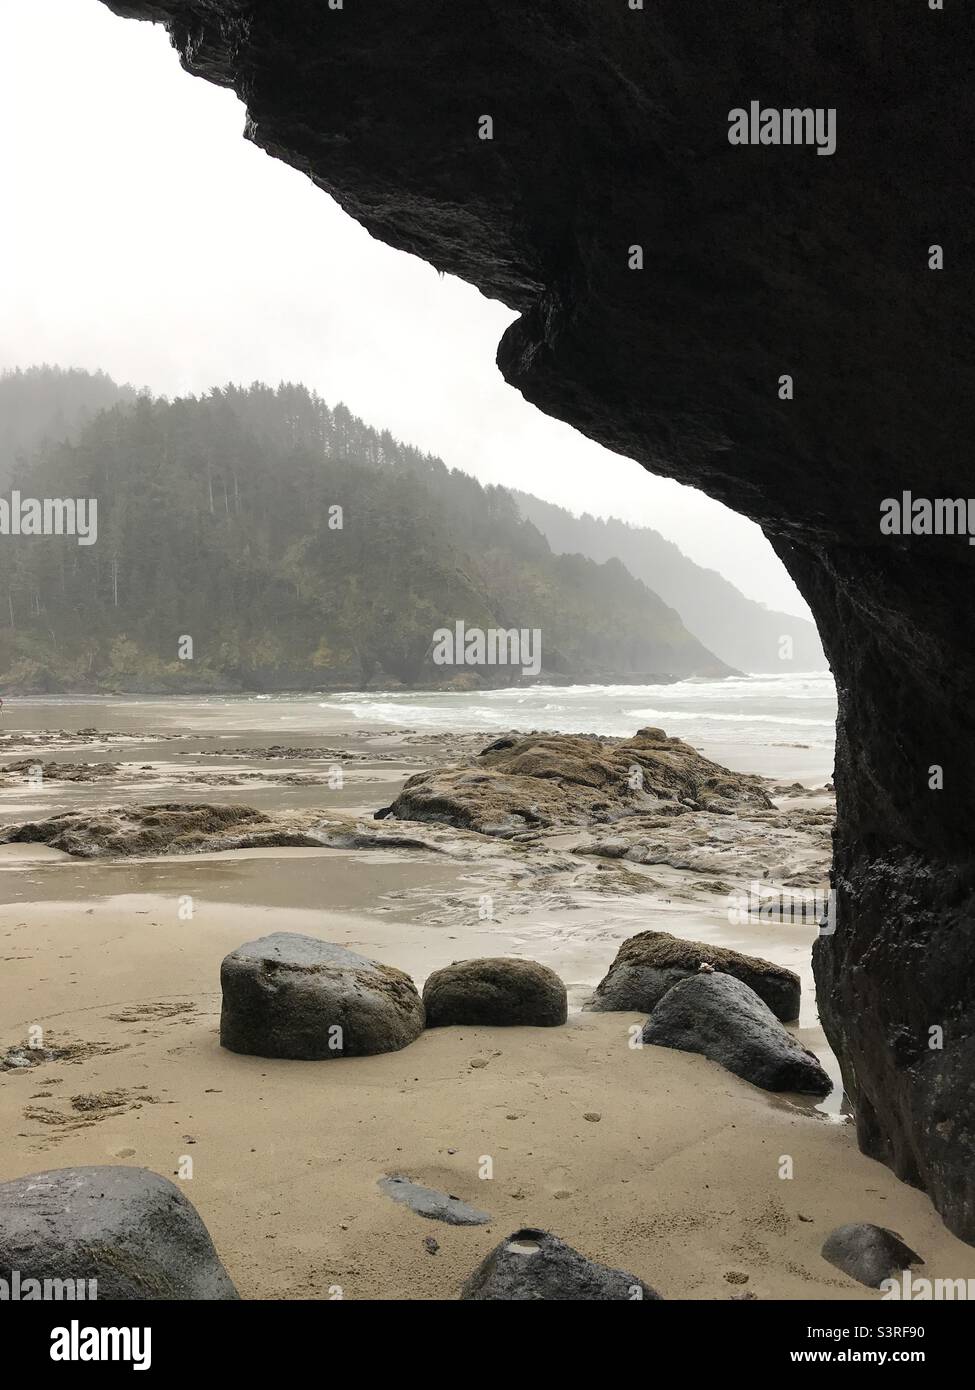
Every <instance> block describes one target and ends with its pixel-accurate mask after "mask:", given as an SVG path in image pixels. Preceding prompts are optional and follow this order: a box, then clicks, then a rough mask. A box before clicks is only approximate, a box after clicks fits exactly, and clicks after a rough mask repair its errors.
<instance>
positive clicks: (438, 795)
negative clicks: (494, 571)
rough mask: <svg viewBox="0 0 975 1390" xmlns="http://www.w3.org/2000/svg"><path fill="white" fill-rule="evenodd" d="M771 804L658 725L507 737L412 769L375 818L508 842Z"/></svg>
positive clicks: (751, 780)
mask: <svg viewBox="0 0 975 1390" xmlns="http://www.w3.org/2000/svg"><path fill="white" fill-rule="evenodd" d="M771 806H772V803H771V801H770V800H769V797H768V794H767V792H766V791H765V788H764V785H763V783H762V779H761V778H760V777H756V776H754V775H751V774H749V773H737V772H730V771H729V770H728V769H727V768H726V767H721V766H720V765H719V764H718V763H713V762H711V761H710V760H709V759H708V758H703V757H702V756H701V755H700V753H698V752H696V751H695V749H693V748H691V747H690V746H689V745H688V744H686V743H683V742H682V741H681V740H680V739H679V738H668V737H667V735H666V734H665V733H664V732H663V730H662V729H640V730H639V731H638V732H637V733H636V734H635V735H634V737H633V738H632V739H622V738H600V737H597V736H596V735H595V734H528V735H519V734H508V735H506V736H505V737H504V738H499V739H495V741H494V742H493V743H490V744H488V746H487V747H486V748H484V749H482V750H481V752H480V753H479V754H477V755H476V756H474V757H471V758H469V759H467V760H466V761H464V762H462V763H456V764H448V765H447V766H445V767H439V768H435V769H434V770H433V771H430V772H418V773H417V774H416V775H415V776H413V777H410V778H409V779H408V780H407V782H406V783H405V785H404V787H403V790H402V791H401V792H400V794H399V796H398V797H397V798H396V800H395V801H394V802H393V804H392V806H390V807H387V808H385V810H384V811H381V812H379V813H378V814H379V815H380V816H383V815H389V816H390V817H392V818H394V819H396V820H415V821H443V822H446V823H447V824H448V825H455V826H457V827H458V828H460V829H462V830H476V831H478V832H479V833H480V834H482V835H496V836H500V837H501V838H511V837H512V836H515V835H518V834H525V833H529V832H531V831H532V830H535V829H539V828H551V827H555V826H568V825H585V826H590V825H593V824H605V825H608V824H612V823H614V822H615V821H618V820H621V819H623V818H624V817H631V816H636V815H639V814H640V813H641V812H643V813H646V812H650V811H657V810H658V809H660V810H662V813H663V814H665V815H666V814H670V815H679V814H681V813H682V812H683V811H685V810H694V811H697V810H708V811H716V812H718V813H719V814H731V813H732V812H733V811H734V810H735V809H738V808H739V807H741V808H745V807H752V808H755V809H756V810H770V809H771Z"/></svg>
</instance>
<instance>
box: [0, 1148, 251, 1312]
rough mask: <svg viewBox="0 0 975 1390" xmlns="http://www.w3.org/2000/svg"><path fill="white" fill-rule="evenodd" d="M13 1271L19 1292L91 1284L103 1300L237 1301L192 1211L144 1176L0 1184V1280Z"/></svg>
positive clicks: (101, 1172)
mask: <svg viewBox="0 0 975 1390" xmlns="http://www.w3.org/2000/svg"><path fill="white" fill-rule="evenodd" d="M14 1270H18V1271H19V1274H20V1282H21V1288H23V1285H24V1280H26V1279H38V1280H41V1281H43V1280H45V1279H47V1280H51V1279H71V1280H85V1281H87V1280H90V1279H95V1280H97V1297H98V1299H99V1300H104V1299H111V1298H118V1299H143V1300H146V1299H148V1300H169V1299H234V1298H237V1297H238V1294H237V1290H236V1289H235V1288H234V1286H233V1284H232V1282H231V1280H230V1277H229V1275H228V1274H227V1271H226V1270H225V1269H224V1267H223V1265H222V1264H221V1263H220V1259H219V1257H218V1255H217V1252H216V1250H215V1249H214V1248H213V1241H212V1240H211V1239H210V1235H209V1232H208V1231H207V1228H206V1227H205V1226H204V1224H203V1222H202V1221H201V1220H200V1217H199V1215H198V1213H197V1211H196V1208H195V1207H194V1206H193V1205H192V1203H190V1202H189V1201H187V1199H186V1198H185V1197H184V1196H183V1194H182V1192H181V1191H180V1190H179V1188H178V1187H176V1185H175V1184H174V1183H171V1182H170V1181H169V1179H168V1178H164V1177H161V1176H160V1175H159V1174H158V1173H152V1172H150V1171H149V1169H147V1168H129V1167H122V1166H114V1165H104V1166H97V1167H90V1168H56V1169H54V1170H52V1171H50V1172H44V1173H31V1174H30V1175H29V1176H28V1177H25V1178H16V1179H15V1180H14V1181H13V1182H5V1183H0V1278H3V1279H6V1280H7V1281H8V1282H9V1280H10V1278H11V1274H12V1272H13V1271H14ZM42 1287H43V1283H42ZM50 1296H51V1297H53V1296H55V1295H53V1294H52V1295H50Z"/></svg>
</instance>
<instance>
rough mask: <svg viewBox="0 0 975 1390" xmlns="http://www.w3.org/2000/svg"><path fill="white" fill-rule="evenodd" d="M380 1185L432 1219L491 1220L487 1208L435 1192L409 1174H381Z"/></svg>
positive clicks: (473, 1223) (461, 1223)
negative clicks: (410, 1177) (387, 1176)
mask: <svg viewBox="0 0 975 1390" xmlns="http://www.w3.org/2000/svg"><path fill="white" fill-rule="evenodd" d="M379 1186H380V1188H381V1189H382V1191H383V1192H385V1194H386V1196H387V1197H392V1199H393V1201H394V1202H402V1204H403V1205H404V1206H407V1207H409V1209H410V1211H415V1212H416V1214H417V1216H426V1217H428V1218H429V1220H431V1221H445V1222H446V1223H447V1225H448V1226H486V1225H487V1223H488V1222H489V1221H490V1220H491V1217H490V1215H489V1214H488V1213H487V1212H486V1211H478V1209H477V1207H472V1206H469V1205H468V1204H467V1202H462V1201H461V1200H460V1198H459V1197H451V1196H448V1194H447V1193H446V1192H437V1191H436V1190H435V1189H434V1188H432V1187H421V1186H420V1184H419V1183H415V1182H411V1181H410V1179H409V1178H403V1177H399V1176H393V1177H389V1178H380V1179H379Z"/></svg>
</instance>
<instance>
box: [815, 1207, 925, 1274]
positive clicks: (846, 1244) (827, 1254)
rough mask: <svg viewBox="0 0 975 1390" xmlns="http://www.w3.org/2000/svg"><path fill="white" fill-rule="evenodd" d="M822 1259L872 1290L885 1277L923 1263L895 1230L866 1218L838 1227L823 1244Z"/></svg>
mask: <svg viewBox="0 0 975 1390" xmlns="http://www.w3.org/2000/svg"><path fill="white" fill-rule="evenodd" d="M823 1259H824V1260H828V1261H829V1263H830V1264H831V1265H835V1266H836V1268H837V1269H841V1270H842V1271H843V1273H844V1274H848V1275H849V1276H850V1278H851V1279H857V1280H859V1282H860V1283H861V1284H866V1285H868V1287H869V1288H871V1289H879V1288H880V1286H881V1284H882V1283H883V1281H884V1280H885V1279H893V1278H895V1277H896V1276H897V1275H898V1274H900V1272H901V1271H902V1270H904V1269H909V1268H910V1267H911V1265H923V1264H924V1261H923V1260H922V1259H921V1256H920V1255H917V1254H915V1252H914V1251H913V1250H912V1249H911V1248H910V1246H907V1245H905V1244H904V1242H903V1241H902V1240H901V1238H900V1236H899V1235H898V1234H897V1232H896V1231H888V1230H887V1228H886V1226H873V1225H871V1223H870V1222H869V1221H856V1222H853V1223H852V1224H851V1225H849V1226H837V1228H836V1230H835V1231H831V1232H830V1234H829V1235H828V1236H827V1237H826V1240H825V1242H824V1243H823Z"/></svg>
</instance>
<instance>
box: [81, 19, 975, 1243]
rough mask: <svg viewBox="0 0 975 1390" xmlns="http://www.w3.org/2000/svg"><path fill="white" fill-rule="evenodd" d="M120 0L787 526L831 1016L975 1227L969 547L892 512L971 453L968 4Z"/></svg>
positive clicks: (534, 334)
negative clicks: (814, 760)
mask: <svg viewBox="0 0 975 1390" xmlns="http://www.w3.org/2000/svg"><path fill="white" fill-rule="evenodd" d="M108 2H109V3H110V7H111V8H112V9H114V10H115V11H116V12H117V13H119V14H124V15H128V16H133V17H143V18H150V19H156V20H162V21H164V22H166V23H167V24H168V26H169V28H170V32H171V34H172V37H173V41H174V43H175V45H176V47H177V48H178V50H179V52H180V54H181V57H182V61H183V63H184V66H186V67H187V68H188V69H189V70H190V71H191V72H194V73H197V74H199V75H200V76H202V77H205V78H208V79H209V80H211V81H214V82H218V83H221V84H224V85H227V86H232V87H234V88H235V89H236V90H237V92H238V93H239V95H240V96H241V97H242V98H243V99H244V101H245V102H246V103H247V107H248V111H249V122H248V128H247V135H248V137H249V138H250V139H252V140H254V141H256V142H257V143H258V144H259V145H261V146H262V147H263V148H264V149H266V150H267V151H268V152H269V153H270V154H272V155H274V156H276V157H278V158H280V159H284V160H286V161H287V162H289V163H291V164H293V165H294V166H295V167H297V168H298V169H301V170H302V171H304V172H305V173H307V174H308V175H309V176H310V177H311V178H312V179H313V180H314V181H315V182H316V183H317V184H318V185H320V186H321V187H322V188H323V189H325V190H326V191H327V192H329V193H330V194H331V195H332V196H334V197H335V198H336V199H337V200H338V201H339V202H340V203H341V204H342V206H343V207H344V208H345V209H346V210H347V211H348V212H350V213H351V214H352V215H353V216H355V217H356V218H358V219H359V221H360V222H362V223H363V224H364V225H365V226H366V227H367V228H368V229H369V230H370V231H371V232H372V233H373V234H374V235H376V236H378V237H380V238H382V239H383V240H384V241H387V242H389V243H391V244H392V245H394V246H397V247H400V248H401V249H403V250H405V251H409V252H412V253H414V254H416V255H420V256H423V257H424V258H425V259H427V260H429V261H431V262H432V263H433V264H434V265H436V266H438V267H439V268H440V269H442V270H445V271H451V272H453V273H454V274H457V275H460V276H462V277H463V278H464V279H466V280H469V281H471V282H473V283H474V284H476V285H478V286H479V287H480V288H481V289H482V290H483V291H484V292H485V293H486V294H488V295H491V296H493V297H495V298H498V299H501V300H503V301H504V302H505V303H506V304H508V305H510V306H512V307H514V308H516V309H517V310H519V311H520V317H519V319H518V320H517V321H516V322H515V323H514V324H513V325H512V326H511V328H510V329H509V330H508V331H507V333H506V334H505V336H504V338H503V340H502V342H501V345H500V349H499V354H498V360H499V364H500V366H501V370H502V371H503V373H504V375H505V376H506V378H507V379H508V381H509V382H511V384H512V385H514V386H516V387H517V388H518V389H519V390H520V391H521V392H522V393H523V394H524V395H525V396H526V397H527V398H528V399H529V400H530V401H532V402H534V403H535V404H536V405H538V406H539V407H540V408H541V409H542V410H545V411H547V412H548V413H550V414H552V415H556V416H558V417H560V418H561V419H564V420H566V421H568V422H569V423H570V424H572V425H574V426H575V427H576V428H578V429H580V430H581V431H583V433H585V434H587V435H589V436H591V437H592V438H594V439H597V440H599V441H600V442H601V443H603V444H605V445H607V446H608V447H609V448H611V449H614V450H616V451H618V452H619V453H622V454H626V455H630V456H632V457H633V458H635V459H638V460H639V461H640V462H641V463H643V464H644V465H645V466H647V467H648V468H651V469H652V470H653V471H654V472H657V473H663V474H666V475H669V476H671V477H674V478H678V479H679V480H680V481H681V482H684V483H690V484H692V485H694V486H696V487H700V488H703V489H704V490H706V491H707V492H709V493H710V494H711V495H712V496H714V497H717V498H719V499H720V500H721V501H723V502H726V503H727V504H728V505H729V506H732V507H734V508H736V509H737V510H738V511H741V512H744V513H745V514H747V515H748V516H750V517H752V518H754V519H755V520H756V521H757V522H759V523H760V524H761V526H762V527H763V529H764V531H765V533H766V535H767V536H768V537H769V539H770V540H771V542H772V544H773V545H774V546H775V548H776V550H777V552H778V553H779V555H780V556H781V557H782V559H783V561H784V562H785V564H786V565H787V566H788V568H789V570H790V572H791V573H792V575H793V576H794V578H795V580H796V582H797V584H798V585H799V587H800V589H801V590H802V592H803V594H804V595H805V596H806V598H807V599H808V601H809V603H810V605H811V607H812V609H813V612H814V614H815V616H816V619H817V622H818V624H819V628H820V632H821V634H822V638H823V643H824V646H825V649H826V651H827V654H828V656H829V658H830V661H831V663H832V666H833V670H834V674H835V676H836V681H837V685H838V689H839V700H840V712H839V729H838V735H839V738H838V749H837V770H836V786H837V792H838V797H839V823H838V829H837V834H836V883H837V890H838V895H839V913H838V922H839V924H838V928H837V931H836V933H835V935H834V936H833V937H831V938H825V937H824V938H822V939H821V940H820V942H819V943H818V946H817V961H816V968H817V978H818V981H819V991H820V1007H821V1010H822V1014H823V1019H824V1022H825V1025H826V1028H827V1031H828V1033H829V1036H830V1039H831V1041H832V1043H833V1046H834V1047H835V1048H836V1049H837V1051H838V1052H839V1055H840V1057H841V1060H842V1063H843V1067H844V1072H845V1076H846V1082H847V1086H848V1089H849V1091H850V1093H851V1095H852V1096H853V1098H854V1101H855V1104H856V1110H857V1123H858V1128H859V1136H860V1142H861V1144H862V1146H863V1147H864V1148H865V1149H866V1151H867V1152H869V1153H871V1154H873V1155H875V1156H876V1157H878V1158H880V1159H882V1160H884V1161H885V1162H887V1163H889V1164H890V1165H891V1166H892V1167H893V1168H894V1169H895V1170H896V1171H897V1172H898V1173H899V1174H900V1175H901V1176H902V1177H903V1178H905V1179H906V1180H907V1181H910V1182H914V1183H918V1184H921V1185H923V1186H924V1187H926V1188H927V1189H928V1191H929V1192H930V1193H931V1196H932V1198H933V1200H934V1201H935V1202H936V1203H937V1205H938V1206H939V1208H940V1210H941V1211H942V1213H943V1214H944V1217H945V1220H946V1222H947V1223H948V1225H949V1226H950V1227H951V1229H952V1230H954V1231H955V1232H957V1233H958V1234H959V1235H962V1236H964V1237H965V1238H966V1239H968V1240H973V1241H975V1189H973V1184H975V1163H973V1161H972V1160H973V1157H975V991H973V988H972V986H973V983H975V933H973V931H972V917H973V906H972V901H973V899H972V893H973V876H975V862H973V853H972V847H971V837H970V834H969V827H970V823H971V819H972V817H971V810H972V804H971V803H972V798H973V786H975V781H973V766H972V764H973V761H975V744H973V741H972V736H971V710H972V708H973V698H972V697H973V693H975V692H973V674H975V670H973V657H972V653H973V645H975V644H973V640H972V639H973V635H975V634H973V626H975V617H973V606H972V603H971V587H970V585H971V576H972V565H973V561H975V551H973V550H972V549H971V547H970V546H969V545H968V544H966V540H965V538H964V537H948V536H943V537H938V536H923V535H922V536H907V537H901V536H884V535H882V534H881V532H880V528H879V518H880V503H881V501H882V500H883V499H884V498H888V497H899V495H900V494H901V492H902V491H903V490H910V491H911V492H912V493H914V494H915V495H916V496H925V497H931V498H938V497H964V496H966V494H967V488H968V479H969V478H970V476H971V461H970V452H969V441H970V439H971V436H972V415H973V411H975V392H972V391H971V389H970V388H971V370H972V362H973V355H975V331H973V328H972V313H971V309H972V299H973V295H972V290H973V276H972V264H973V260H972V257H973V252H975V246H973V234H972V221H971V218H970V215H969V208H970V201H971V181H972V180H971V151H970V130H971V119H972V114H973V107H975V87H973V84H972V80H971V79H972V71H973V66H975V63H973V56H975V54H973V42H972V29H971V26H970V22H969V20H968V18H967V16H966V14H965V7H964V6H963V5H961V4H957V3H953V0H946V4H945V8H944V9H943V10H932V9H931V8H930V5H929V4H928V3H926V2H925V0H858V3H857V4H856V5H855V6H854V5H850V4H849V3H848V0H749V4H748V5H747V7H746V6H743V5H740V4H730V3H726V4H721V5H716V4H714V2H713V0H646V3H645V7H644V8H643V9H633V8H631V7H630V4H629V3H628V0H599V3H595V0H452V3H451V4H450V5H445V4H443V3H441V2H440V0H382V3H381V4H376V3H365V0H344V4H343V7H342V8H341V9H333V8H331V7H330V5H329V3H327V0H159V2H158V3H120V0H108ZM751 101H758V102H760V103H761V104H762V105H763V106H764V107H771V108H780V109H781V108H792V107H803V108H804V107H812V108H824V109H829V108H833V109H835V111H836V135H837V140H836V150H835V153H833V154H830V155H826V156H823V155H819V154H818V153H817V151H816V149H815V148H811V147H809V146H802V145H797V146H790V147H785V146H781V145H780V146H774V145H770V146H769V145H767V146H762V145H756V146H751V145H747V146H739V145H732V144H730V143H729V140H728V130H729V124H728V115H729V112H730V111H731V110H732V109H734V108H739V107H744V108H747V107H748V106H749V103H750V102H751ZM485 115H489V116H490V117H491V118H492V120H493V139H491V140H485V139H480V138H479V131H481V130H483V129H484V126H483V123H482V122H481V117H483V116H485ZM933 244H938V245H940V246H942V247H943V248H944V268H943V269H941V270H936V269H930V268H929V247H930V246H931V245H933ZM634 246H640V247H642V250H643V268H642V269H640V270H636V269H630V268H629V261H630V259H631V257H632V253H631V249H630V248H632V247H634ZM786 374H787V375H790V376H792V377H793V378H794V399H792V400H783V399H780V398H779V378H780V377H781V376H783V375H786ZM973 491H975V489H973ZM932 766H940V767H941V768H943V781H944V785H943V788H942V789H940V790H936V789H932V788H931V787H930V786H929V781H930V779H931V777H932V774H931V773H930V771H929V769H930V768H931V767H932ZM939 1028H940V1029H943V1046H942V1047H940V1048H939V1047H932V1046H931V1043H932V1042H937V1040H938V1035H937V1034H936V1033H932V1032H931V1030H932V1029H939Z"/></svg>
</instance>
